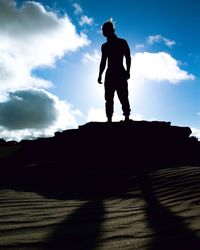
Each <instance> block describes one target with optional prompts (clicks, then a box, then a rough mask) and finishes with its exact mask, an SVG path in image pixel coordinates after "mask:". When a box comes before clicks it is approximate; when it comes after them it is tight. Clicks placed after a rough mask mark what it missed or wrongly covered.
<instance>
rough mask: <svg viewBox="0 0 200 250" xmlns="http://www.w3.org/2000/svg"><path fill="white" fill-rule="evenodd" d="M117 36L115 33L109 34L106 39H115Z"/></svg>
mask: <svg viewBox="0 0 200 250" xmlns="http://www.w3.org/2000/svg"><path fill="white" fill-rule="evenodd" d="M116 37H117V36H116V35H115V34H111V35H109V36H108V37H107V41H112V40H113V39H115V38H116Z"/></svg>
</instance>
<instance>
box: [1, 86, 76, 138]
mask: <svg viewBox="0 0 200 250" xmlns="http://www.w3.org/2000/svg"><path fill="white" fill-rule="evenodd" d="M76 115H80V111H77V110H75V109H74V108H73V107H72V106H71V105H70V104H68V103H67V102H64V101H60V100H59V99H58V97H56V96H54V95H52V94H50V93H48V92H47V91H45V90H38V89H29V90H27V89H26V90H18V91H14V92H9V93H8V96H7V100H4V102H1V103H0V137H1V138H4V139H6V140H21V139H23V138H29V139H30V138H36V137H38V136H40V137H46V136H53V134H54V132H55V131H58V130H64V129H67V128H71V127H77V123H76V119H75V118H76V117H75V116H76Z"/></svg>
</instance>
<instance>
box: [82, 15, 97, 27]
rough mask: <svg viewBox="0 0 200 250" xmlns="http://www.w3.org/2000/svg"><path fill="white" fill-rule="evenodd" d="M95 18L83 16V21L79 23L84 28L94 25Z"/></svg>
mask: <svg viewBox="0 0 200 250" xmlns="http://www.w3.org/2000/svg"><path fill="white" fill-rule="evenodd" d="M93 21H94V20H93V18H92V17H88V16H86V15H83V16H81V19H80V21H79V24H80V25H81V26H83V25H92V24H93Z"/></svg>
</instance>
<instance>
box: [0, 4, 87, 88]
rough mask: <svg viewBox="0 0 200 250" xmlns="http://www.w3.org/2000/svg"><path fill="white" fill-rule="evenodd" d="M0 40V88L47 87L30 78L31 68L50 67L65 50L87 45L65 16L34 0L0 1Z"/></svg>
mask: <svg viewBox="0 0 200 250" xmlns="http://www.w3.org/2000/svg"><path fill="white" fill-rule="evenodd" d="M0 40H1V43H0V58H1V62H0V81H1V85H0V90H5V89H11V88H15V87H16V88H20V87H22V88H24V87H47V86H50V85H51V83H50V82H48V81H45V80H43V79H38V78H36V77H33V76H32V74H31V72H32V70H34V69H36V68H38V67H41V66H53V65H54V63H55V61H56V59H58V58H61V57H62V56H63V55H64V54H65V53H66V52H69V51H76V50H77V49H78V48H80V47H83V46H86V45H88V44H89V40H88V38H87V36H86V35H85V34H84V33H81V34H78V33H77V32H76V29H75V26H74V25H73V24H72V23H71V21H70V20H69V18H68V17H67V16H64V17H58V16H57V15H56V14H55V13H53V12H50V11H47V10H45V8H44V7H43V6H42V5H41V4H40V3H36V2H33V1H28V2H24V3H23V4H22V6H21V7H20V8H17V7H16V2H15V1H14V0H1V1H0Z"/></svg>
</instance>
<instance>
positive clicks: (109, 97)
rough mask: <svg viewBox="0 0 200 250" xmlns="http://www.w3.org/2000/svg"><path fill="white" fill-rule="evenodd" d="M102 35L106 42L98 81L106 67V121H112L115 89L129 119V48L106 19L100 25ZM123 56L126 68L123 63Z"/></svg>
mask: <svg viewBox="0 0 200 250" xmlns="http://www.w3.org/2000/svg"><path fill="white" fill-rule="evenodd" d="M102 31H103V35H104V36H105V37H106V38H107V42H106V43H104V44H103V45H102V47H101V52H102V56H101V62H100V67H99V77H98V83H100V84H101V83H102V80H101V79H102V73H103V72H104V69H105V67H106V63H107V70H106V75H105V83H104V84H105V101H106V104H105V108H106V116H107V119H108V122H112V116H113V105H114V102H113V99H114V94H115V91H116V92H117V95H118V98H119V100H120V103H121V105H122V110H123V115H124V116H125V121H129V116H130V111H131V109H130V104H129V100H128V82H127V80H128V79H129V78H130V67H131V56H130V49H129V46H128V43H127V42H126V40H124V39H121V38H118V37H117V36H116V35H115V29H114V25H113V22H112V21H108V22H106V23H104V24H103V26H102ZM124 57H125V59H126V60H125V62H126V69H125V68H124V65H123V59H124Z"/></svg>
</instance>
